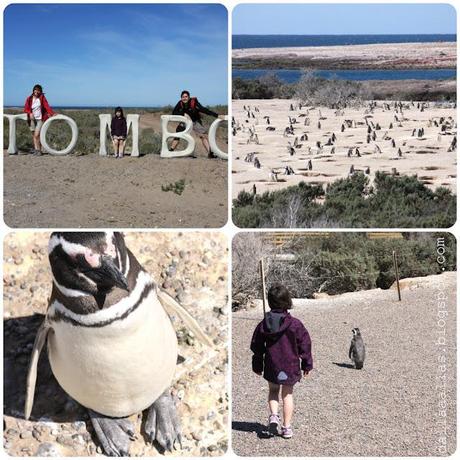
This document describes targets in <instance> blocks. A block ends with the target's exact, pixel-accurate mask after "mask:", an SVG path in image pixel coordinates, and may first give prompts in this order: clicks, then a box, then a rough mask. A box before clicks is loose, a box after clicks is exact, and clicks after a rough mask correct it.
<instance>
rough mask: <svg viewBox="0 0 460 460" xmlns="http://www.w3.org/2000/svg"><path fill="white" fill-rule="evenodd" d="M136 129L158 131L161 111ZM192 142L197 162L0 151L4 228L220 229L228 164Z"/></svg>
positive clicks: (224, 213)
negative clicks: (180, 185) (172, 187)
mask: <svg viewBox="0 0 460 460" xmlns="http://www.w3.org/2000/svg"><path fill="white" fill-rule="evenodd" d="M140 127H141V128H153V129H155V131H156V132H160V114H150V113H149V114H143V115H142V116H141V118H140ZM196 141H197V142H196V146H197V147H196V156H197V158H189V157H185V158H175V159H166V158H160V156H159V155H156V154H149V155H144V156H141V157H139V158H130V157H129V156H126V157H125V158H123V159H121V160H120V159H119V160H115V159H114V158H113V157H101V156H99V154H98V153H97V152H96V153H90V154H87V155H84V156H76V155H72V154H70V155H66V156H53V155H43V156H41V157H34V156H31V155H11V156H10V155H8V154H7V153H6V151H4V158H3V171H4V220H5V223H6V224H7V225H9V226H10V227H12V228H40V227H41V228H47V227H51V228H53V227H58V228H105V227H118V228H187V227H188V228H219V227H222V226H224V225H225V224H226V223H227V196H228V195H227V194H228V192H227V182H228V181H227V174H228V173H227V171H228V162H227V161H224V160H220V159H208V158H207V154H206V152H205V150H204V148H203V146H202V144H201V141H200V140H199V139H196ZM221 141H222V139H219V137H218V143H219V144H220V143H221ZM129 145H130V142H129V140H128V146H129ZM109 148H110V146H108V149H109ZM221 148H222V149H224V150H225V151H226V146H221ZM141 153H142V152H141ZM180 180H185V189H184V191H183V193H182V194H181V195H178V194H176V193H174V192H172V191H168V192H165V191H162V185H163V186H166V185H168V184H170V183H175V182H176V181H180Z"/></svg>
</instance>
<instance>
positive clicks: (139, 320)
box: [48, 289, 177, 417]
mask: <svg viewBox="0 0 460 460" xmlns="http://www.w3.org/2000/svg"><path fill="white" fill-rule="evenodd" d="M125 303H126V302H125ZM117 308H118V307H117V305H114V306H112V307H109V308H108V309H106V310H101V311H100V312H97V313H94V314H91V315H85V321H86V324H82V323H77V322H75V321H68V320H62V319H61V320H58V321H55V322H53V323H52V328H53V331H51V333H50V334H49V337H48V355H49V360H50V364H51V368H52V370H53V373H54V375H55V377H56V379H57V380H58V382H59V384H60V385H61V386H62V388H63V389H64V390H65V391H66V392H67V393H68V394H69V395H70V396H71V397H72V398H74V399H75V400H76V401H78V402H79V403H80V404H82V405H83V406H85V407H87V408H90V409H93V410H95V411H96V412H99V413H101V414H104V415H108V416H111V417H124V416H128V415H132V414H134V413H137V412H140V411H142V410H144V409H146V408H147V407H149V406H150V405H151V404H152V403H153V402H154V401H155V400H156V399H157V398H158V396H160V395H161V393H162V392H163V391H164V390H165V389H166V388H167V387H168V386H169V385H170V384H171V381H172V379H173V376H174V370H175V367H176V360H177V339H176V334H175V331H174V329H173V327H172V324H171V321H170V319H169V317H168V316H167V314H166V313H165V311H164V309H163V307H162V305H161V304H160V302H159V300H158V298H157V295H156V292H155V290H154V289H151V290H150V292H149V293H148V294H147V295H146V296H145V297H144V298H143V299H142V297H141V300H140V303H139V305H138V306H137V307H136V308H134V309H133V310H132V311H129V309H128V310H126V311H124V312H123V309H122V308H118V310H119V312H118V316H117V311H116V309H117ZM110 310H112V312H113V311H114V310H115V319H113V316H112V318H110V313H111V312H110ZM102 312H104V313H105V317H106V318H107V319H106V320H103V321H101V320H100V318H101V315H99V317H96V318H93V319H92V318H91V316H92V315H98V314H101V313H102ZM120 312H121V313H120ZM126 313H127V314H126ZM78 316H79V315H78ZM102 316H103V315H102Z"/></svg>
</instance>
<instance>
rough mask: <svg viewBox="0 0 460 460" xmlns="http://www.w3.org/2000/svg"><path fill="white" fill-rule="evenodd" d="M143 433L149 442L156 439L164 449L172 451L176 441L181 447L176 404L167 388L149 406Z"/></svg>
mask: <svg viewBox="0 0 460 460" xmlns="http://www.w3.org/2000/svg"><path fill="white" fill-rule="evenodd" d="M145 433H146V434H147V437H148V439H149V440H150V442H152V443H153V442H154V441H156V442H157V443H158V444H159V445H160V446H161V448H162V449H164V450H168V451H170V452H172V450H173V448H174V449H176V442H177V443H178V444H179V446H180V447H181V448H182V437H181V433H180V424H179V419H178V417H177V412H176V404H175V403H174V399H173V397H172V396H171V394H170V392H169V390H166V391H165V392H164V393H163V394H162V395H161V396H160V397H159V398H158V399H157V400H156V401H155V402H154V403H153V404H152V405H151V406H150V407H149V410H148V414H147V420H146V422H145Z"/></svg>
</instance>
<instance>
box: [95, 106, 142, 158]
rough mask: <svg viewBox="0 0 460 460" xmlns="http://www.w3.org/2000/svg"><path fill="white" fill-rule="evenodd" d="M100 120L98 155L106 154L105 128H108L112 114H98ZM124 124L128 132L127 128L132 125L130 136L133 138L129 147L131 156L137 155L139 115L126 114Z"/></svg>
mask: <svg viewBox="0 0 460 460" xmlns="http://www.w3.org/2000/svg"><path fill="white" fill-rule="evenodd" d="M99 120H100V125H99V126H100V129H99V132H100V136H99V155H102V156H107V147H106V145H105V140H106V137H107V136H106V131H105V130H106V128H107V127H109V128H110V124H111V122H112V115H110V114H108V113H105V114H102V115H99ZM126 126H127V132H129V128H130V127H132V138H133V148H132V149H131V156H132V157H138V156H139V115H137V114H130V115H126Z"/></svg>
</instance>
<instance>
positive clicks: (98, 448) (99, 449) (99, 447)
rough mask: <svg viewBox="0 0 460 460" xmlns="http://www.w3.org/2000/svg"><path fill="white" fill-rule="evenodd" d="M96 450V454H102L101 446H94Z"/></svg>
mask: <svg viewBox="0 0 460 460" xmlns="http://www.w3.org/2000/svg"><path fill="white" fill-rule="evenodd" d="M96 452H97V453H98V454H102V447H101V446H97V447H96Z"/></svg>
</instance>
